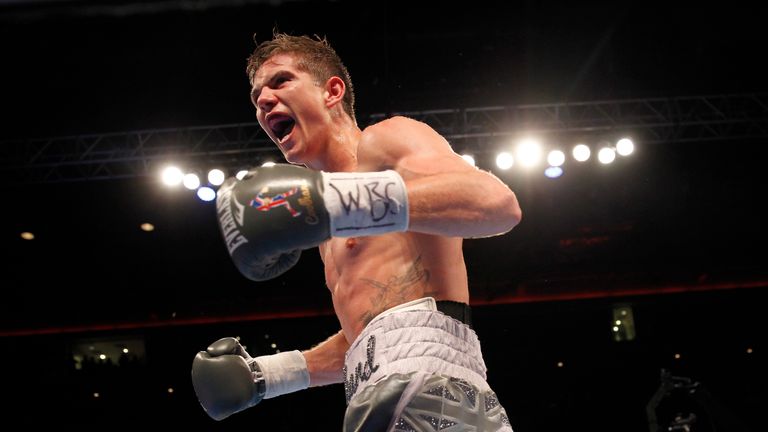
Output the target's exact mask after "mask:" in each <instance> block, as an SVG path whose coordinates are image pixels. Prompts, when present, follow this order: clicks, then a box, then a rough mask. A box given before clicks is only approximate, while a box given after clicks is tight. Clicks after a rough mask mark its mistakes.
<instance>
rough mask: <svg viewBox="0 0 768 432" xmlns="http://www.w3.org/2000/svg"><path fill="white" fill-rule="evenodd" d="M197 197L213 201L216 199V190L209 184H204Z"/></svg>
mask: <svg viewBox="0 0 768 432" xmlns="http://www.w3.org/2000/svg"><path fill="white" fill-rule="evenodd" d="M197 197H198V198H200V199H201V200H203V201H205V202H209V201H213V200H214V199H216V191H214V190H213V189H211V188H209V187H208V186H203V187H201V188H200V189H198V190H197Z"/></svg>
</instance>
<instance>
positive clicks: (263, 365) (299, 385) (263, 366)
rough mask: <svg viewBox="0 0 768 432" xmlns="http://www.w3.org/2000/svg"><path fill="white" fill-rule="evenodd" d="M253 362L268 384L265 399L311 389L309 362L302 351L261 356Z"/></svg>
mask: <svg viewBox="0 0 768 432" xmlns="http://www.w3.org/2000/svg"><path fill="white" fill-rule="evenodd" d="M253 360H254V362H255V363H256V364H257V365H258V367H259V369H260V370H261V372H262V374H263V378H264V383H265V384H266V393H265V394H264V399H270V398H273V397H276V396H280V395H284V394H286V393H293V392H295V391H299V390H304V389H305V388H307V387H309V370H307V361H306V360H305V359H304V354H302V353H301V352H300V351H288V352H281V353H278V354H273V355H268V356H260V357H256V358H255V359H253Z"/></svg>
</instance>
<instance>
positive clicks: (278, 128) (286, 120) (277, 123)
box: [269, 115, 296, 141]
mask: <svg viewBox="0 0 768 432" xmlns="http://www.w3.org/2000/svg"><path fill="white" fill-rule="evenodd" d="M295 124H296V121H295V120H294V119H292V118H291V117H288V116H283V115H279V116H275V118H274V119H270V121H269V128H270V129H272V133H273V134H275V136H276V137H277V139H278V141H282V140H283V138H285V137H286V136H287V135H288V134H289V133H291V131H293V126H294V125H295Z"/></svg>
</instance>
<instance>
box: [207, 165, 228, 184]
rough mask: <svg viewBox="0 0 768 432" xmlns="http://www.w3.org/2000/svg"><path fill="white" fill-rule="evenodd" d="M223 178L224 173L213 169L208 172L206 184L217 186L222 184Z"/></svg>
mask: <svg viewBox="0 0 768 432" xmlns="http://www.w3.org/2000/svg"><path fill="white" fill-rule="evenodd" d="M225 177H226V176H225V175H224V171H222V170H220V169H216V168H214V169H212V170H210V171H208V183H210V184H212V185H214V186H219V185H221V184H222V183H224V178H225Z"/></svg>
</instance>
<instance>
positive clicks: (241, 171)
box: [235, 170, 248, 180]
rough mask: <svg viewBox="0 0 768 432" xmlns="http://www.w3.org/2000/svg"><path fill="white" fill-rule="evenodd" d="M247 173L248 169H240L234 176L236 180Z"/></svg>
mask: <svg viewBox="0 0 768 432" xmlns="http://www.w3.org/2000/svg"><path fill="white" fill-rule="evenodd" d="M246 174H248V170H240V171H238V172H237V174H235V178H236V179H238V180H242V179H243V177H245V175H246Z"/></svg>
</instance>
